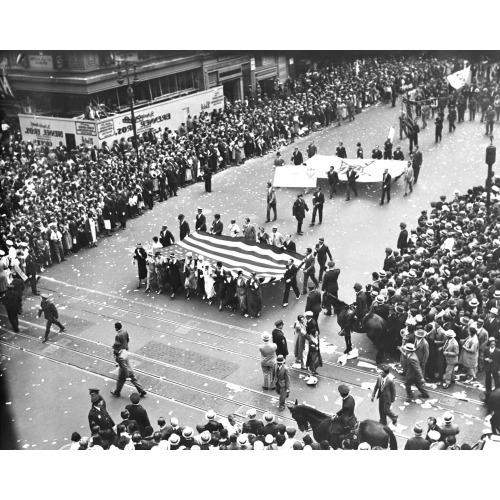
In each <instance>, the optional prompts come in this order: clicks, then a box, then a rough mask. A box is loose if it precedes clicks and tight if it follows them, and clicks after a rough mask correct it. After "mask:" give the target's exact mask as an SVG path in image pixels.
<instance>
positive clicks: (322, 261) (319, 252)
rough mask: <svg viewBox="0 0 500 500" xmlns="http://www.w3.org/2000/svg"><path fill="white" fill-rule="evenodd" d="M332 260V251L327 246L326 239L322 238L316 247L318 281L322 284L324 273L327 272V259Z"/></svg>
mask: <svg viewBox="0 0 500 500" xmlns="http://www.w3.org/2000/svg"><path fill="white" fill-rule="evenodd" d="M327 256H328V258H329V259H330V260H332V259H333V257H332V254H331V252H330V249H329V248H328V247H327V246H326V245H325V238H323V237H321V238H320V239H319V241H318V245H317V246H316V260H317V261H318V264H319V277H318V281H319V282H320V283H321V280H322V279H323V273H324V272H325V271H326V260H327V259H326V257H327Z"/></svg>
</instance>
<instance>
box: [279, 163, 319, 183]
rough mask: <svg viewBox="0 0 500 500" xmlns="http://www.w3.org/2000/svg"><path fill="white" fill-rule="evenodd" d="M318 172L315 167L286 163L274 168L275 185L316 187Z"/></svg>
mask: <svg viewBox="0 0 500 500" xmlns="http://www.w3.org/2000/svg"><path fill="white" fill-rule="evenodd" d="M316 179H317V172H316V169H315V168H314V167H310V168H308V167H305V166H304V165H285V166H284V167H276V169H275V170H274V181H273V186H275V187H298V188H303V187H304V188H309V187H310V188H314V187H316Z"/></svg>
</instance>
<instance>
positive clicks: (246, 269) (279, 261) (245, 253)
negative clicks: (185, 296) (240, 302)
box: [164, 231, 304, 283]
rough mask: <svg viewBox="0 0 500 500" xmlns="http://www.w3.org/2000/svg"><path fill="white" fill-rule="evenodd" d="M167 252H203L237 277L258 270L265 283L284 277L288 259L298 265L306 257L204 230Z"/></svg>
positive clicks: (210, 259)
mask: <svg viewBox="0 0 500 500" xmlns="http://www.w3.org/2000/svg"><path fill="white" fill-rule="evenodd" d="M164 251H165V252H166V253H169V252H174V253H175V254H176V256H177V257H178V258H179V259H184V258H185V255H186V253H187V252H193V257H194V258H195V259H196V258H197V257H198V255H203V259H204V260H205V261H206V260H208V261H209V262H210V263H211V264H212V265H213V266H215V265H216V262H222V266H223V268H224V269H226V270H229V271H231V273H232V274H233V275H235V276H236V274H237V271H239V270H240V269H241V270H242V271H243V275H244V276H246V277H249V276H250V274H251V273H252V272H253V271H255V272H256V273H257V277H258V278H259V279H260V281H261V282H263V283H267V282H270V281H277V280H281V279H282V278H283V276H284V274H285V271H286V263H287V262H288V260H289V259H293V261H294V262H295V264H296V265H299V264H300V262H301V261H302V259H303V258H304V256H303V255H301V254H299V253H295V252H288V251H286V250H281V249H277V248H274V247H271V246H270V245H266V244H263V243H257V242H254V241H250V240H247V239H246V238H232V237H230V236H215V235H213V234H209V233H205V232H203V231H196V232H194V233H191V234H190V235H189V236H186V238H184V239H183V240H182V241H179V242H177V243H176V244H175V245H172V246H170V247H166V248H165V249H164Z"/></svg>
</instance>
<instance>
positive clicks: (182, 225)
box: [177, 214, 191, 241]
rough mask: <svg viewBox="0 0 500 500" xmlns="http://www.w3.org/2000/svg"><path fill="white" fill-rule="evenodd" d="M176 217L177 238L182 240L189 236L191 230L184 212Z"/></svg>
mask: <svg viewBox="0 0 500 500" xmlns="http://www.w3.org/2000/svg"><path fill="white" fill-rule="evenodd" d="M177 219H178V220H179V240H180V241H182V240H183V239H184V238H185V237H186V236H189V234H190V233H191V231H190V229H189V224H188V222H187V220H186V218H185V217H184V214H179V215H178V216H177Z"/></svg>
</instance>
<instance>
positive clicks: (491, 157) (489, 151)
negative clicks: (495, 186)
mask: <svg viewBox="0 0 500 500" xmlns="http://www.w3.org/2000/svg"><path fill="white" fill-rule="evenodd" d="M490 141H491V144H490V145H489V146H488V147H487V148H486V164H487V165H488V178H487V179H486V196H487V197H486V217H487V218H488V220H489V217H490V199H491V184H492V174H493V172H492V166H493V163H495V160H496V156H497V148H496V147H495V146H493V136H492V135H490Z"/></svg>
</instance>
